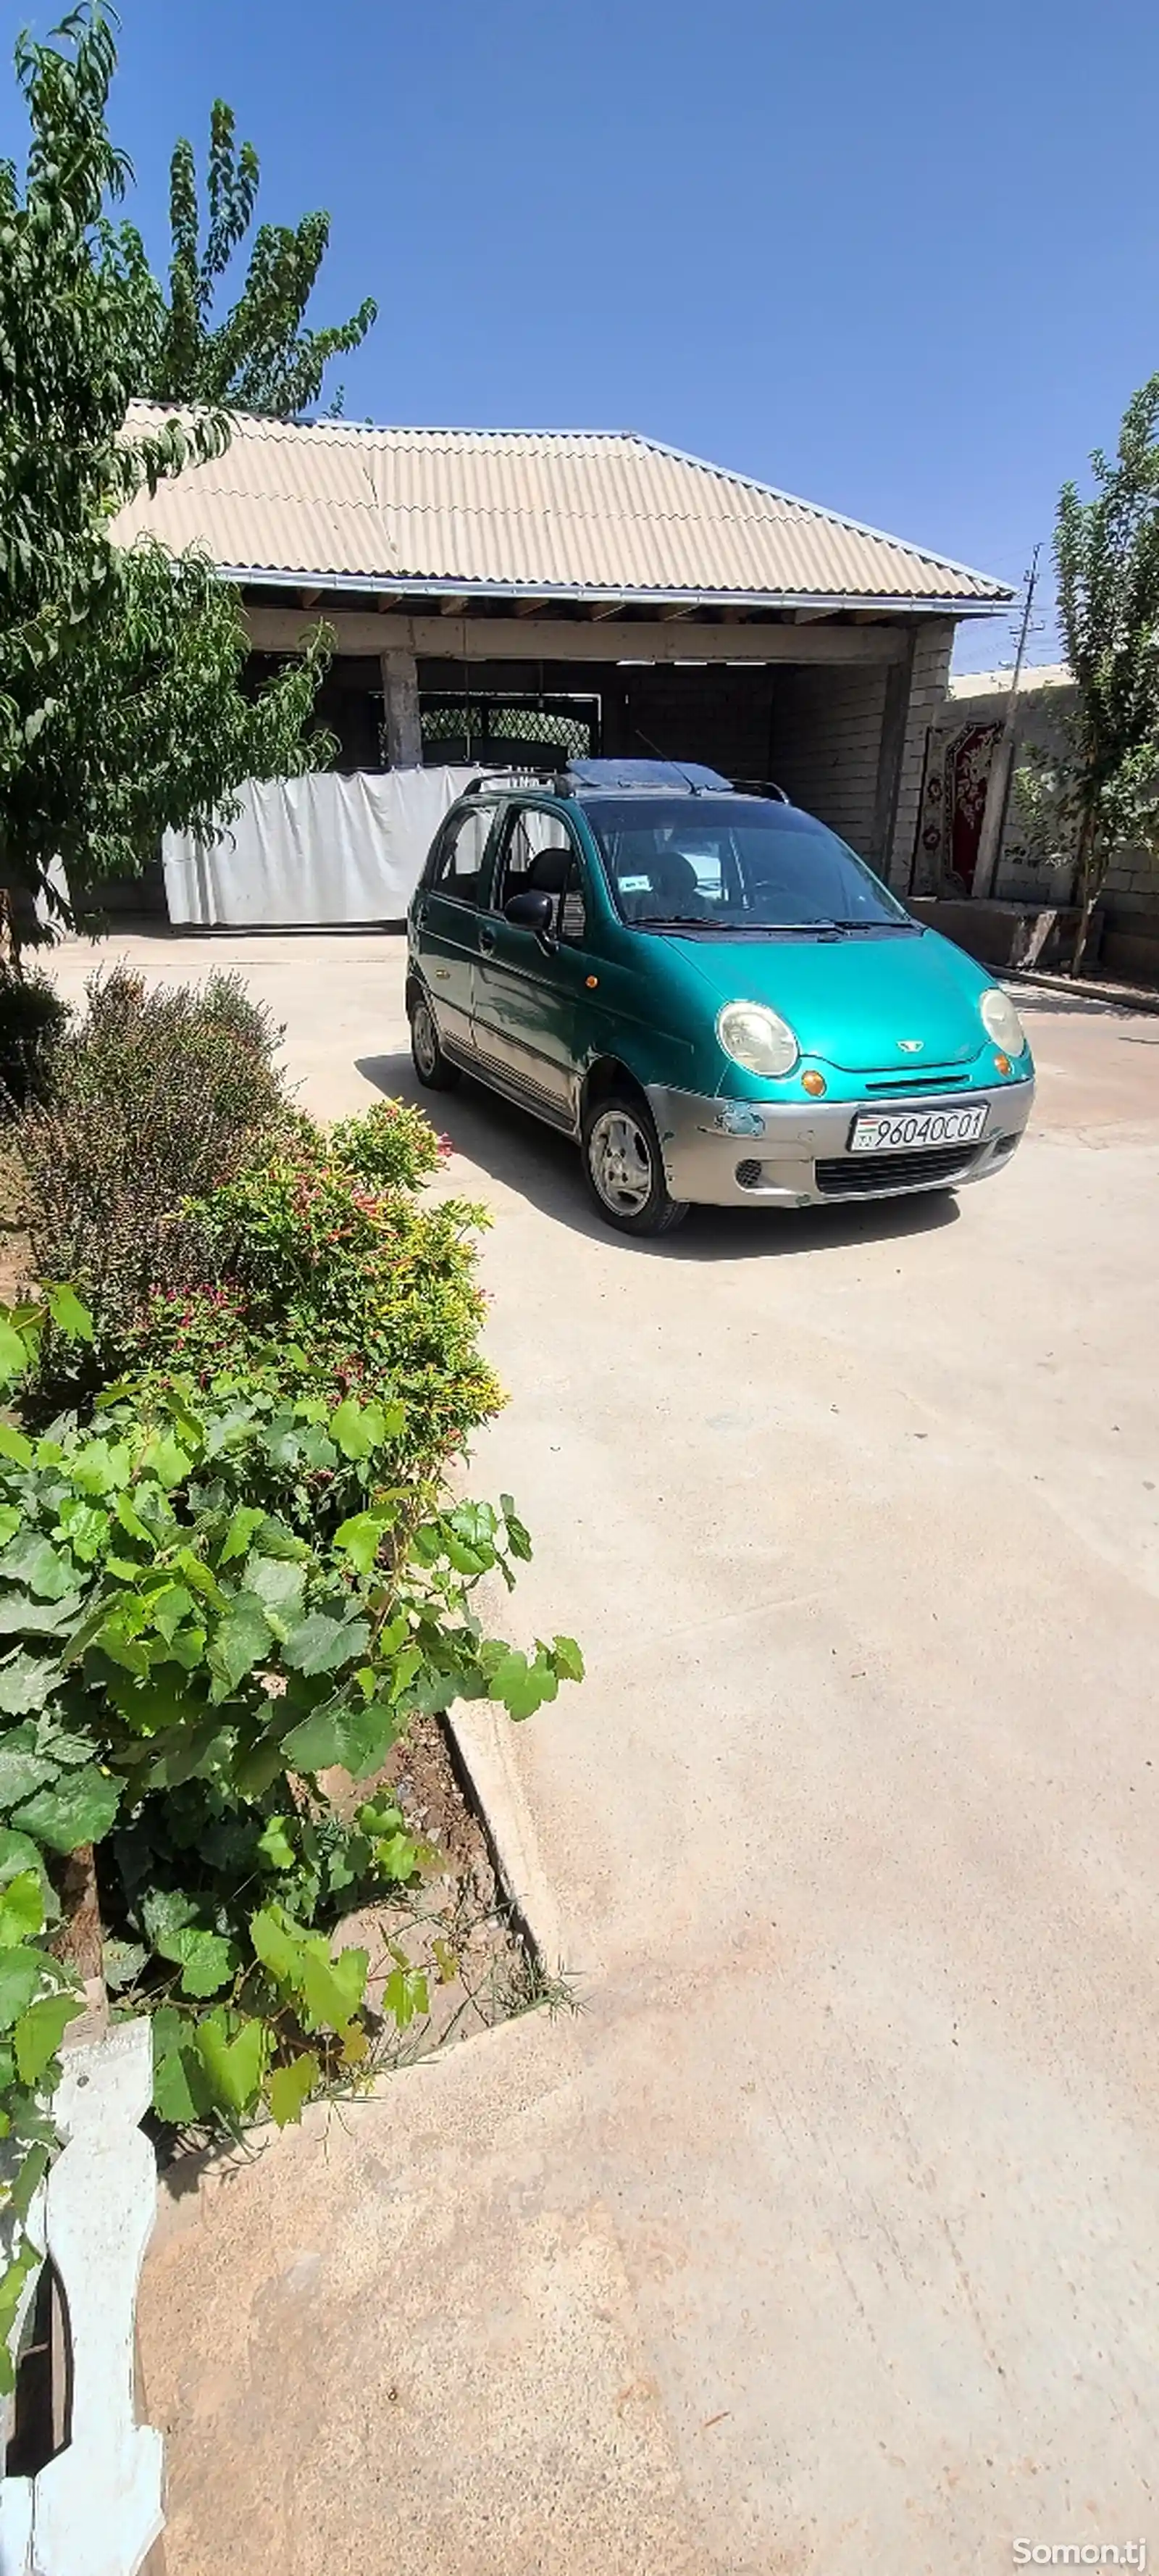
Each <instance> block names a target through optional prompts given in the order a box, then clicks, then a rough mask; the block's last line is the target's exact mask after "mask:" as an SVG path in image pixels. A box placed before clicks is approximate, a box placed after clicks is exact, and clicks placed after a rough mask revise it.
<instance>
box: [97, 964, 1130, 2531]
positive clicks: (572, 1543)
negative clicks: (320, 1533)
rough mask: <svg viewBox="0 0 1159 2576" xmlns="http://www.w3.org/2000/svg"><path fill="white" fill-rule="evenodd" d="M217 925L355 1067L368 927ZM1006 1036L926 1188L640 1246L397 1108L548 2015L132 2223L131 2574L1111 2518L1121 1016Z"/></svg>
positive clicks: (315, 1069)
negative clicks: (431, 1248) (134, 2508)
mask: <svg viewBox="0 0 1159 2576" xmlns="http://www.w3.org/2000/svg"><path fill="white" fill-rule="evenodd" d="M121 945H122V946H124V947H126V948H128V949H129V950H130V951H131V953H134V954H136V955H139V956H142V957H147V958H149V959H151V960H152V963H153V964H154V965H156V966H157V968H158V970H159V971H163V972H170V973H178V974H180V973H188V972H190V971H192V970H193V969H194V968H196V970H197V971H201V970H202V967H203V965H204V962H205V960H206V957H207V955H209V954H210V950H209V945H208V943H192V942H190V943H184V942H183V943H176V944H173V945H169V946H167V947H164V948H161V947H159V945H156V944H153V943H143V942H140V943H139V942H125V943H121ZM234 957H240V959H241V960H242V962H243V963H244V966H245V969H246V971H247V973H248V974H249V975H250V977H251V981H252V983H253V985H254V986H255V988H256V989H257V990H258V991H260V992H262V993H264V994H266V995H268V996H269V997H270V998H271V999H272V1000H273V1001H274V1002H275V1004H276V1006H277V1008H278V1010H279V1011H280V1013H281V1015H282V1016H283V1017H284V1018H285V1020H286V1022H287V1024H288V1029H289V1045H290V1053H291V1058H292V1060H293V1062H294V1063H295V1065H296V1066H297V1067H298V1068H299V1070H300V1071H301V1073H302V1074H303V1076H304V1078H305V1090H306V1097H307V1099H308V1100H309V1101H310V1102H312V1103H313V1104H314V1105H316V1106H317V1107H318V1108H319V1109H320V1110H322V1111H323V1112H325V1111H336V1110H340V1109H345V1108H348V1107H350V1106H353V1105H356V1104H357V1103H359V1102H360V1101H364V1100H368V1099H370V1098H372V1097H373V1096H374V1092H375V1090H376V1089H379V1090H385V1091H403V1092H406V1093H410V1091H411V1088H412V1086H411V1082H410V1077H409V1070H408V1067H407V1064H406V1060H405V1057H404V1053H403V1048H404V1043H405V1031H404V1022H403V1017H402V1008H401V953H400V944H399V943H398V942H395V941H391V940H388V939H381V940H372V939H366V940H362V939H350V940H343V939H331V940H325V941H323V940H288V939H287V940H281V939H279V940H267V941H252V942H244V943H236V944H235V946H234V947H232V948H231V947H230V946H229V944H227V943H225V942H215V943H213V947H212V959H213V960H214V961H215V962H225V961H226V960H227V959H230V960H231V959H233V958H234ZM83 962H84V961H83V956H82V953H81V952H78V951H72V950H70V951H69V952H67V953H66V954H65V956H64V958H63V960H62V967H61V972H62V977H63V979H64V980H65V981H66V982H70V983H71V982H74V981H76V980H78V979H79V974H80V972H81V970H82V965H83ZM150 971H152V969H150ZM1026 1016H1027V1019H1028V1021H1029V1023H1030V1025H1031V1029H1032V1034H1033V1042H1034V1045H1035V1049H1036V1053H1037V1055H1038V1059H1039V1066H1040V1078H1041V1080H1040V1093H1039V1101H1038V1108H1037V1114H1036V1119H1035V1125H1034V1130H1033V1133H1032V1135H1031V1137H1030V1139H1029V1140H1028V1142H1027V1144H1026V1146H1025V1147H1024V1149H1023V1150H1022V1152H1021V1154H1020V1155H1019V1157H1018V1158H1017V1160H1016V1162H1015V1164H1014V1166H1013V1168H1012V1169H1011V1170H1010V1172H1009V1173H1007V1174H1006V1175H1004V1176H1002V1177H1001V1178H999V1179H997V1180H995V1181H993V1182H991V1183H989V1184H987V1185H985V1186H983V1187H979V1188H977V1189H975V1190H967V1191H965V1192H964V1193H963V1195H962V1197H961V1200H960V1201H959V1202H958V1203H957V1204H956V1205H955V1204H953V1203H951V1204H950V1205H948V1206H947V1205H943V1204H941V1203H939V1202H936V1201H935V1202H931V1203H929V1204H928V1205H923V1204H922V1203H921V1202H920V1201H915V1202H910V1203H908V1204H903V1205H902V1206H901V1207H900V1208H894V1209H885V1210H880V1209H873V1208H870V1207H867V1208H863V1209H858V1210H855V1211H852V1212H848V1213H842V1212H839V1211H836V1210H833V1211H822V1212H820V1213H819V1214H816V1215H812V1214H810V1215H804V1216H799V1217H785V1216H782V1217H778V1216H769V1215H761V1214H759V1213H756V1212H754V1213H752V1214H750V1213H748V1212H747V1211H746V1212H742V1213H740V1214H737V1215H733V1214H731V1213H729V1214H724V1213H719V1214H717V1213H708V1212H706V1213H703V1214H700V1215H695V1214H694V1215H693V1217H692V1218H691V1219H690V1221H689V1223H688V1225H687V1227H686V1228H685V1229H684V1230H683V1231H682V1232H681V1233H679V1234H678V1235H675V1236H673V1237H672V1238H670V1239H669V1240H667V1241H666V1242H664V1243H662V1244H661V1245H658V1246H655V1247H652V1248H645V1247H641V1246H638V1245H633V1244H630V1243H627V1242H625V1241H623V1240H621V1239H620V1238H618V1237H616V1236H615V1235H613V1234H611V1233H609V1232H607V1231H605V1230H604V1229H603V1228H602V1227H601V1226H600V1224H599V1223H598V1221H597V1220H596V1219H595V1218H594V1217H593V1216H591V1215H590V1214H589V1212H588V1209H587V1206H586V1202H585V1199H584V1197H583V1195H582V1191H581V1186H580V1180H579V1172H578V1165H577V1163H576V1161H575V1159H574V1157H573V1156H572V1154H571V1153H570V1151H569V1149H568V1148H567V1147H566V1146H564V1145H563V1144H561V1143H560V1142H558V1141H557V1140H555V1139H554V1138H552V1137H551V1136H549V1135H548V1134H546V1133H545V1132H544V1131H541V1130H539V1129H537V1128H535V1127H533V1126H532V1125H530V1124H529V1123H527V1122H525V1121H524V1120H523V1119H522V1118H521V1117H519V1116H518V1115H517V1114H516V1113H514V1112H509V1111H507V1110H506V1109H504V1108H503V1107H502V1106H500V1105H499V1104H498V1103H496V1102H493V1101H491V1100H489V1099H487V1098H486V1097H485V1096H484V1095H482V1094H480V1093H477V1092H473V1091H471V1090H470V1089H469V1088H468V1087H467V1086H464V1087H463V1089H462V1090H461V1091H460V1092H459V1093H457V1094H456V1095H454V1096H453V1097H451V1098H449V1099H448V1100H447V1101H446V1102H445V1104H439V1107H438V1112H437V1114H438V1116H439V1119H440V1123H442V1124H444V1125H445V1126H446V1127H447V1128H448V1129H449V1131H450V1133H451V1135H452V1137H453V1139H454V1141H455V1145H456V1147H457V1149H458V1156H459V1158H460V1159H459V1160H458V1161H457V1162H456V1165H455V1167H454V1169H455V1179H456V1182H457V1185H458V1186H461V1187H469V1189H470V1190H471V1192H472V1193H474V1194H477V1195H479V1196H481V1197H484V1198H486V1200H487V1201H488V1202H489V1203H490V1205H491V1207H492V1208H493V1210H494V1214H495V1219H496V1224H495V1230H494V1232H493V1233H492V1235H491V1236H490V1237H489V1239H488V1243H487V1248H486V1253H485V1270H486V1277H487V1283H488V1285H489V1287H490V1288H491V1290H492V1292H493V1295H494V1301H495V1302H494V1306H493V1310H492V1323H491V1330H490V1343H491V1348H492V1351H493V1354H494V1357H495V1359H496V1361H497V1363H498V1365H499V1367H500V1369H501V1371H502V1373H503V1374H504V1376H505V1378H506V1381H507V1383H508V1385H509V1386H510V1388H511V1390H512V1402H511V1406H510V1409H509V1410H508V1412H507V1413H506V1414H505V1415H504V1416H503V1417H502V1419H501V1420H500V1421H499V1422H498V1423H497V1424H496V1425H495V1427H494V1428H493V1429H492V1430H491V1431H490V1432H489V1433H488V1435H487V1437H486V1438H485V1440H484V1441H483V1442H482V1443H481V1444H480V1451H479V1455H478V1459H477V1462H476V1467H475V1471H474V1483H475V1488H476V1490H478V1491H481V1492H488V1491H491V1492H495V1491H498V1490H499V1488H500V1487H506V1488H510V1489H511V1490H512V1491H513V1492H514V1493H515V1495H516V1497H517V1499H518V1502H519V1505H520V1508H521V1510H522V1511H523V1513H524V1515H525V1517H526V1518H527V1520H528V1521H529V1523H530V1525H531V1528H532V1531H533V1533H534V1537H535V1541H536V1558H535V1563H534V1565H533V1566H532V1567H531V1568H530V1569H529V1570H528V1574H527V1578H526V1581H525V1582H524V1583H522V1584H521V1586H520V1592H519V1595H518V1598H517V1604H516V1611H515V1616H516V1617H517V1620H518V1622H519V1624H520V1628H521V1630H527V1631H529V1630H531V1629H533V1628H539V1629H541V1630H544V1629H546V1630H550V1629H553V1628H557V1627H561V1628H566V1629H569V1630H572V1631H573V1632H574V1633H575V1634H577V1635H578V1636H579V1637H581V1638H582V1640H583V1642H584V1645H585V1647H586V1650H587V1653H588V1657H589V1671H590V1678H589V1681H588V1683H587V1686H586V1687H585V1689H584V1690H583V1691H582V1692H573V1693H571V1694H569V1695H567V1696H566V1697H565V1698H564V1699H563V1700H562V1701H561V1702H560V1703H559V1705H558V1706H557V1707H556V1708H555V1709H552V1710H547V1711H544V1712H543V1713H542V1714H541V1715H540V1716H539V1717H537V1718H536V1719H535V1720H533V1721H532V1723H531V1724H530V1725H529V1726H527V1727H526V1728H524V1729H522V1730H520V1731H519V1732H518V1733H517V1734H516V1733H513V1734H512V1736H511V1738H510V1743H511V1746H512V1748H513V1754H514V1761H515V1764H516V1768H517V1775H518V1780H517V1785H518V1788H519V1790H520V1791H521V1793H522V1794H524V1795H525V1798H526V1802H527V1809H528V1812H529V1815H530V1819H531V1823H532V1825H533V1828H534V1832H535V1835H536V1837H537V1840H538V1848H539V1854H540V1858H541V1861H542V1865H543V1868H544V1870H545V1872H546V1876H547V1880H548V1882H549V1883H550V1886H551V1888H552V1890H553V1893H554V1900H555V1903H556V1906H557V1908H558V1916H559V1923H560V1927H561V1928H560V1942H561V1947H562V1951H563V1955H564V1958H565V1959H566V1962H567V1965H568V1966H569V1968H570V1969H571V1970H572V1971H573V1972H574V1974H575V1976H576V1978H577V1980H578V1983H579V1988H580V1991H581V1993H582V1996H583V1999H584V2011H583V2014H582V2017H581V2018H579V2019H578V2020H567V2021H557V2022H551V2021H549V2020H548V2019H546V2017H543V2016H538V2017H536V2018H535V2019H533V2020H531V2021H528V2022H525V2023H522V2024H519V2025H516V2026H513V2027H508V2028H507V2029H506V2030H503V2031H500V2032H497V2033H494V2034H492V2035H490V2036H489V2037H488V2038H486V2039H484V2040H482V2041H476V2042H472V2043H471V2044H470V2045H469V2046H468V2047H465V2048H463V2049H461V2050H459V2051H458V2052H456V2053H455V2054H454V2055H453V2056H451V2057H449V2058H448V2059H446V2060H444V2061H441V2062H440V2063H439V2064H437V2065H435V2066H433V2067H431V2068H429V2069H426V2070H420V2071H418V2072H416V2073H415V2074H413V2075H410V2076H407V2077H405V2078H402V2079H399V2080H398V2081H397V2082H396V2083H395V2085H394V2086H393V2087H392V2089H391V2090H390V2092H389V2094H388V2095H387V2096H386V2097H385V2098H384V2099H383V2100H381V2101H380V2102H378V2103H376V2104H373V2105H371V2106H368V2107H367V2108H366V2109H365V2110H359V2111H358V2112H356V2113H353V2114H351V2115H350V2116H349V2117H347V2118H345V2119H344V2120H343V2121H341V2122H335V2121H333V2120H327V2119H326V2118H325V2117H324V2116H322V2115H314V2116H313V2117H312V2120H311V2121H310V2122H308V2123H307V2126H306V2128H305V2130H304V2131H303V2133H302V2134H301V2135H300V2136H297V2137H292V2138H291V2137H287V2138H286V2139H284V2140H283V2141H281V2142H280V2143H279V2144H277V2145H276V2146H274V2147H272V2148H271V2149H269V2151H268V2152H266V2153H265V2154H264V2155H263V2156H261V2157H260V2158H259V2159H258V2160H257V2161H256V2162H255V2163H252V2164H250V2165H247V2166H245V2167H243V2168H242V2169H241V2170H239V2171H238V2172H237V2173H235V2174H234V2175H233V2176H232V2177H231V2178H228V2179H227V2180H224V2181H216V2182H214V2183H211V2184H208V2185H207V2186H205V2187H204V2188H203V2190H202V2191H201V2193H200V2194H199V2195H194V2196H187V2197H186V2198H185V2199H184V2200H183V2201H182V2202H181V2204H180V2205H179V2206H177V2207H175V2208H174V2209H173V2210H172V2211H171V2212H170V2213H169V2214H168V2215H167V2217H166V2219H165V2222H164V2224H163V2227H162V2229H161V2232H160V2235H159V2238H158V2241H157V2245H156V2249H155V2251H154V2253H153V2255H152V2257H151V2258H150V2264H149V2268H148V2272H147V2276H146V2285H145V2297H144V2304H143V2316H142V2336H143V2350H144V2356H145V2370H146V2379H147V2384H148V2394H149V2400H150V2405H151V2409H152V2412H153V2415H154V2418H155V2420H159V2421H161V2422H163V2423H164V2425H165V2426H166V2429H167V2433H168V2439H169V2455H170V2464H171V2481H172V2502H173V2516H172V2522H171V2528H170V2533H169V2536H168V2542H167V2548H168V2567H169V2576H211V2571H212V2576H218V2571H225V2570H226V2569H229V2570H230V2571H231V2576H258V2571H259V2570H261V2571H263V2576H264V2571H265V2570H267V2569H268V2568H270V2567H273V2566H275V2565H276V2566H277V2567H278V2568H279V2570H281V2571H282V2576H306V2571H307V2569H309V2570H310V2571H311V2576H313V2571H314V2570H315V2569H316V2568H317V2567H318V2566H319V2565H324V2566H325V2567H326V2568H327V2571H328V2576H339V2571H344V2570H347V2569H349V2570H351V2571H354V2570H355V2569H357V2570H359V2571H362V2576H366V2571H377V2570H379V2569H382V2570H384V2571H385V2570H386V2569H388V2568H389V2569H390V2570H391V2571H392V2576H467V2571H470V2576H540V2571H550V2576H555V2571H557V2570H558V2571H560V2576H563V2572H564V2571H572V2570H575V2571H580V2572H581V2576H774V2571H775V2576H804V2571H806V2570H812V2569H816V2570H817V2571H819V2576H866V2571H867V2570H869V2571H873V2576H879V2571H880V2576H887V2571H888V2576H918V2571H922V2576H925V2571H930V2576H933V2572H934V2571H937V2576H948V2571H951V2570H952V2571H955V2576H957V2571H959V2570H988V2571H989V2570H993V2571H1003V2570H1005V2569H1006V2568H1008V2567H1010V2566H1012V2565H1013V2564H1014V2563H1015V2560H1014V2556H1013V2546H1014V2543H1015V2541H1016V2540H1018V2539H1025V2540H1027V2541H1028V2542H1029V2543H1030V2544H1031V2545H1032V2546H1038V2547H1040V2548H1041V2547H1042V2546H1051V2545H1055V2546H1058V2545H1066V2544H1072V2543H1073V2544H1082V2543H1089V2542H1092V2541H1094V2542H1101V2543H1104V2544H1108V2543H1118V2544H1120V2545H1125V2544H1126V2543H1128V2542H1137V2541H1138V2540H1139V2539H1140V2538H1141V2537H1147V2538H1149V2539H1150V2541H1151V2544H1152V2548H1153V2549H1154V2550H1159V2511H1156V2510H1155V2509H1154V2501H1153V2495H1154V2483H1155V2466H1156V2460H1157V2458H1159V2450H1157V2446H1156V2440H1155V2431H1156V2426H1155V2417H1156V2412H1157V2411H1159V2407H1157V2391H1159V2374H1157V2372H1156V2367H1155V2354H1156V2348H1157V2341H1159V2295H1157V2287H1156V2284H1157V2279H1159V2179H1157V2178H1159V2138H1157V2135H1156V2060H1157V2022H1156V2009H1155V2007H1156V1947H1157V1940H1156V1931H1157V1919H1159V1918H1157V1911H1156V1882H1157V1878H1159V1835H1157V1830H1156V1826H1157V1815H1156V1806H1157V1794H1159V1745H1157V1736H1159V1728H1157V1725H1156V1715H1155V1694H1156V1676H1157V1674H1159V1421H1157V1411H1159V1408H1157V1401H1156V1391H1155V1380H1156V1369H1155V1357H1156V1327H1157V1321H1159V1294H1157V1281H1159V1019H1157V1018H1146V1017H1142V1016H1132V1015H1129V1014H1125V1013H1120V1012H1111V1011H1108V1010H1106V1009H1104V1008H1102V1007H1100V1006H1096V1005H1092V1004H1090V1003H1087V1002H1085V1001H1083V1000H1081V999H1080V1000H1070V999H1067V1000H1065V1001H1063V1000H1056V999H1055V998H1054V997H1053V996H1045V995H1040V996H1038V997H1037V998H1036V999H1034V1000H1031V999H1030V997H1029V996H1027V997H1026Z"/></svg>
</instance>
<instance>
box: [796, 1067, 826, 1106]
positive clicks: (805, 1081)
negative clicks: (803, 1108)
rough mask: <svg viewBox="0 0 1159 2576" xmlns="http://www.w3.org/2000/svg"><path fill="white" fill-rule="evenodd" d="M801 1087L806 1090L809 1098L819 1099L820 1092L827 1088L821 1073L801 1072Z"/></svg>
mask: <svg viewBox="0 0 1159 2576" xmlns="http://www.w3.org/2000/svg"><path fill="white" fill-rule="evenodd" d="M801 1089H802V1091H807V1092H808V1094H809V1097H810V1099H811V1100H820V1098H821V1096H822V1093H823V1092H825V1091H826V1090H827V1089H828V1084H827V1083H826V1080H825V1076H824V1074H823V1073H803V1074H802V1076H801Z"/></svg>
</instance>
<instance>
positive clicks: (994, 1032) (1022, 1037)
mask: <svg viewBox="0 0 1159 2576" xmlns="http://www.w3.org/2000/svg"><path fill="white" fill-rule="evenodd" d="M978 1008H979V1010H980V1011H981V1014H982V1026H983V1028H984V1029H985V1031H986V1035H987V1037H990V1038H993V1040H994V1044H995V1046H996V1047H1001V1049H1002V1052H1003V1055H1021V1054H1022V1053H1023V1050H1024V1048H1025V1045H1026V1031H1025V1029H1024V1028H1023V1025H1022V1022H1021V1020H1020V1019H1019V1017H1018V1013H1017V1011H1016V1010H1015V1008H1014V1004H1013V1002H1012V1001H1011V999H1010V995H1009V993H1004V992H1003V991H1002V988H1001V986H1000V985H998V984H991V986H990V989H989V991H988V992H986V993H983V995H982V997H981V1000H980V1001H979V1004H978Z"/></svg>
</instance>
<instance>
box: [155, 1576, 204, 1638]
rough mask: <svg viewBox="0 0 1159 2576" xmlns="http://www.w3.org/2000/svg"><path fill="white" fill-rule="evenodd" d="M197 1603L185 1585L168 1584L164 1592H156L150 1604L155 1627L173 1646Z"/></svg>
mask: <svg viewBox="0 0 1159 2576" xmlns="http://www.w3.org/2000/svg"><path fill="white" fill-rule="evenodd" d="M194 1607H195V1603H194V1599H193V1594H192V1593H191V1591H190V1590H189V1587H188V1584H185V1583H167V1584H166V1585H165V1589H164V1591H163V1592H155V1593H154V1595H153V1598H152V1601H151V1603H150V1609H151V1613H152V1620H153V1626H154V1627H155V1628H156V1629H157V1631H158V1633H159V1635H161V1636H162V1637H164V1639H165V1642H166V1645H169V1646H171V1645H172V1643H173V1639H174V1637H175V1636H176V1634H177V1631H178V1629H179V1627H180V1626H181V1623H182V1620H183V1619H188V1617H189V1616H190V1613H191V1611H192V1610H193V1609H194Z"/></svg>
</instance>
